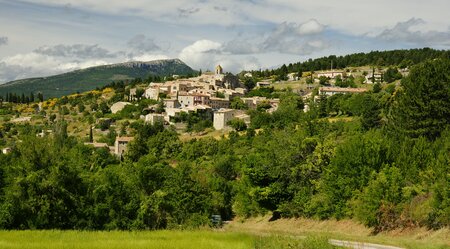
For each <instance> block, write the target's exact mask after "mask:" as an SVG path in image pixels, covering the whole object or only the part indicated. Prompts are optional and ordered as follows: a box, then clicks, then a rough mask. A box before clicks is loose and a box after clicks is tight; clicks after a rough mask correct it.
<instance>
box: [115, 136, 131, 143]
mask: <svg viewBox="0 0 450 249" xmlns="http://www.w3.org/2000/svg"><path fill="white" fill-rule="evenodd" d="M133 139H134V137H116V141H117V142H131V141H133Z"/></svg>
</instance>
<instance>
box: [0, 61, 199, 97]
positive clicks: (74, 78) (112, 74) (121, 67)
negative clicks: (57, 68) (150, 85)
mask: <svg viewBox="0 0 450 249" xmlns="http://www.w3.org/2000/svg"><path fill="white" fill-rule="evenodd" d="M191 73H194V70H192V68H190V67H189V66H188V65H186V64H185V63H184V62H182V61H181V60H179V59H170V60H156V61H149V62H126V63H119V64H112V65H105V66H97V67H90V68H86V69H81V70H76V71H73V72H68V73H64V74H59V75H54V76H49V77H42V78H30V79H22V80H16V81H11V82H8V83H6V84H3V85H0V96H5V95H6V93H16V94H22V93H24V94H26V95H28V94H30V93H31V92H33V93H35V94H36V93H38V92H41V93H43V95H44V97H45V98H52V97H61V96H64V95H68V94H72V93H75V92H84V91H89V90H92V89H95V88H96V87H102V86H104V85H106V84H108V83H111V82H112V81H118V80H126V79H134V78H138V77H139V78H142V79H145V78H147V77H148V76H150V75H159V76H169V75H172V74H180V75H185V74H191Z"/></svg>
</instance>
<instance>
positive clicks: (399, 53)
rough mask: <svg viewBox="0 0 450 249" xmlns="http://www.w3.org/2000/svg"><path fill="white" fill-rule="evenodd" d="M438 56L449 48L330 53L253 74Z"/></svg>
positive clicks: (400, 63)
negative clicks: (344, 53)
mask: <svg viewBox="0 0 450 249" xmlns="http://www.w3.org/2000/svg"><path fill="white" fill-rule="evenodd" d="M437 58H443V59H445V58H447V59H448V58H450V51H449V50H435V49H431V48H421V49H408V50H406V49H405V50H390V51H372V52H369V53H356V54H349V55H345V56H336V55H330V56H326V57H321V58H317V59H309V60H307V61H304V62H297V63H291V64H289V65H283V66H281V67H280V68H277V69H274V70H264V71H261V70H260V71H252V74H253V76H256V77H268V76H272V75H284V76H285V75H286V74H287V73H301V72H307V71H319V70H329V69H330V68H331V67H333V69H344V68H347V67H361V66H374V67H388V66H394V67H399V68H407V67H410V66H412V65H415V64H417V63H420V62H423V61H425V60H431V59H437Z"/></svg>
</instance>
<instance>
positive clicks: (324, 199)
mask: <svg viewBox="0 0 450 249" xmlns="http://www.w3.org/2000/svg"><path fill="white" fill-rule="evenodd" d="M423 51H425V52H426V51H428V50H423ZM417 52H420V51H419V50H418V51H417ZM399 53H401V52H399ZM411 53H414V51H413V52H411ZM430 53H432V54H434V53H437V54H440V55H439V56H438V57H442V56H443V55H444V54H445V53H447V54H448V52H439V51H434V52H433V51H431V52H430ZM375 54H377V53H375ZM375 54H374V55H375ZM392 55H394V54H392ZM357 57H358V56H355V57H348V58H357ZM394 57H396V56H392V58H394ZM419 57H420V58H422V57H421V56H419ZM426 57H427V58H428V56H426ZM344 58H345V57H344ZM373 58H375V57H373ZM373 58H372V57H371V56H368V59H367V60H365V62H354V63H361V64H363V63H369V64H370V63H371V62H373V61H374V60H375V59H373ZM384 58H385V61H390V60H391V59H389V57H384ZM406 59H408V58H406ZM409 59H410V58H409ZM397 60H398V61H399V62H401V61H402V60H403V59H395V61H397ZM415 62H416V61H415ZM348 63H349V64H351V63H353V62H351V61H349V62H348ZM389 63H393V62H389ZM347 65H348V64H347ZM342 66H344V65H342ZM449 68H450V59H448V58H440V59H436V60H426V61H425V62H422V63H420V64H418V65H416V66H413V67H412V68H411V70H410V74H409V76H407V77H405V78H404V79H403V80H402V81H401V84H400V86H399V87H396V86H395V85H394V84H391V85H387V86H386V87H385V88H384V89H380V90H379V91H377V92H372V91H370V92H367V93H362V94H345V95H344V94H336V95H333V96H330V97H328V98H325V97H324V96H318V100H317V101H313V100H314V98H312V99H313V100H311V102H306V103H305V102H304V101H303V99H302V98H301V97H300V96H299V95H297V94H295V93H293V92H291V91H289V90H284V91H279V92H277V95H279V96H280V104H279V108H278V110H276V111H275V112H273V113H268V112H266V111H265V109H264V108H257V109H255V110H251V111H249V113H250V115H251V125H250V127H248V128H245V127H244V128H243V129H242V130H243V131H240V132H237V131H233V132H231V133H230V134H229V135H228V136H223V137H222V138H220V139H215V138H202V139H195V138H194V139H190V140H181V139H180V138H179V136H178V134H177V133H176V132H175V131H174V130H173V129H164V128H163V127H162V126H161V125H155V126H152V125H146V124H144V123H136V124H134V125H133V129H134V130H135V132H136V136H135V140H134V141H133V142H132V143H131V145H130V147H129V151H128V153H127V155H126V156H125V158H124V161H119V160H118V159H117V158H116V157H114V156H112V155H110V154H109V152H108V151H107V150H106V149H94V148H91V147H87V146H85V145H83V144H82V143H81V142H80V141H78V140H77V139H76V138H74V137H70V136H68V135H67V131H66V127H67V126H66V125H67V124H66V123H65V122H64V120H59V121H57V122H56V123H55V128H54V136H53V137H44V138H39V137H36V136H35V135H34V133H32V132H31V130H32V128H31V127H27V126H26V125H24V126H23V127H22V128H21V129H20V131H19V135H20V140H21V141H22V142H18V143H17V144H16V147H15V148H13V151H12V152H11V153H10V154H7V155H2V154H0V176H1V177H0V201H1V203H0V227H1V228H7V229H160V228H175V227H176V228H179V227H197V226H200V225H203V224H208V223H210V220H209V219H210V217H211V215H212V214H220V215H222V217H223V218H224V219H232V218H233V217H235V216H239V217H243V218H245V217H250V216H255V215H260V214H265V213H267V212H269V211H271V212H272V213H273V215H274V218H277V217H310V218H314V219H330V218H337V219H342V218H355V219H357V220H359V221H360V222H362V223H363V224H365V225H367V226H369V227H372V228H374V231H375V232H380V231H384V230H389V229H395V228H404V227H409V226H425V227H428V228H440V227H448V226H450V188H449V186H450V174H449V172H450V77H449V73H448V69H449ZM314 70H316V68H314ZM316 99H317V98H316ZM305 104H308V105H309V107H310V111H309V112H304V111H303V107H304V105H305ZM342 115H345V118H340V117H341V116H342ZM240 130H241V129H240Z"/></svg>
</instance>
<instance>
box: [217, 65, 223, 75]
mask: <svg viewBox="0 0 450 249" xmlns="http://www.w3.org/2000/svg"><path fill="white" fill-rule="evenodd" d="M219 74H223V68H222V67H221V66H220V65H217V67H216V75H219Z"/></svg>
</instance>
